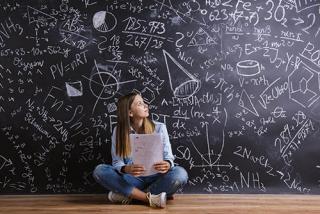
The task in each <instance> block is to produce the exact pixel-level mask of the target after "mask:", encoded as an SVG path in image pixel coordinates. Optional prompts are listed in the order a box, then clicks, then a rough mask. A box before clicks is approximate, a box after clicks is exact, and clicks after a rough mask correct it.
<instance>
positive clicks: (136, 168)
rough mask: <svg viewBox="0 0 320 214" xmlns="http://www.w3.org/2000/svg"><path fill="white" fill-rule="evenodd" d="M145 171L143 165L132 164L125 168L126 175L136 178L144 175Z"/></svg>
mask: <svg viewBox="0 0 320 214" xmlns="http://www.w3.org/2000/svg"><path fill="white" fill-rule="evenodd" d="M144 171H145V169H144V167H143V165H139V164H130V165H126V166H125V167H124V172H125V173H129V174H131V175H133V176H135V177H138V176H141V175H143V173H144Z"/></svg>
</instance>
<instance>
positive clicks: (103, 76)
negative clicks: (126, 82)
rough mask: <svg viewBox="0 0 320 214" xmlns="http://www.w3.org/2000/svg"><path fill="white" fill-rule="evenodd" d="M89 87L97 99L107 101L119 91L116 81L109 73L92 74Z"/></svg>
mask: <svg viewBox="0 0 320 214" xmlns="http://www.w3.org/2000/svg"><path fill="white" fill-rule="evenodd" d="M89 86H90V90H91V92H92V94H93V95H94V96H95V97H97V98H98V99H109V98H111V97H113V96H114V95H115V94H116V93H117V91H118V90H119V83H118V81H117V79H116V78H115V77H114V76H113V75H112V74H110V73H109V72H99V73H95V74H93V75H92V76H91V77H90V85H89Z"/></svg>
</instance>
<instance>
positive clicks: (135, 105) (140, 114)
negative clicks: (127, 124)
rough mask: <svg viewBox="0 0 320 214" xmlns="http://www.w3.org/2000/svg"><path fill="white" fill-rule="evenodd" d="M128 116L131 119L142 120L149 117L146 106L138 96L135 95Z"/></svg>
mask: <svg viewBox="0 0 320 214" xmlns="http://www.w3.org/2000/svg"><path fill="white" fill-rule="evenodd" d="M129 116H130V117H131V118H132V119H143V118H146V117H148V116H149V108H148V105H147V104H145V103H144V101H143V99H142V97H141V96H140V95H136V96H135V97H134V100H133V102H132V104H131V106H130V110H129Z"/></svg>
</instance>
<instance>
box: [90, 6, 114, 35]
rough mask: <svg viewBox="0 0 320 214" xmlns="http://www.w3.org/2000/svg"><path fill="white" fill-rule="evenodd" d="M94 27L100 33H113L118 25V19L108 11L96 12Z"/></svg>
mask: <svg viewBox="0 0 320 214" xmlns="http://www.w3.org/2000/svg"><path fill="white" fill-rule="evenodd" d="M92 22H93V27H94V28H95V29H96V30H97V31H100V32H103V33H106V32H109V31H112V30H113V29H114V28H115V27H116V25H117V19H116V17H115V16H114V15H113V14H112V13H110V12H107V11H99V12H96V13H95V14H94V16H93V18H92Z"/></svg>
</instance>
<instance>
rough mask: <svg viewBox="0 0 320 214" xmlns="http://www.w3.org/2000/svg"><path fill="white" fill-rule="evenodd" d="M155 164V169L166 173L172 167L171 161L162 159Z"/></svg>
mask: <svg viewBox="0 0 320 214" xmlns="http://www.w3.org/2000/svg"><path fill="white" fill-rule="evenodd" d="M153 166H154V168H155V170H157V171H158V172H160V173H166V172H168V170H169V169H170V163H169V162H168V161H160V162H157V163H155V164H154V165H153Z"/></svg>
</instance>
